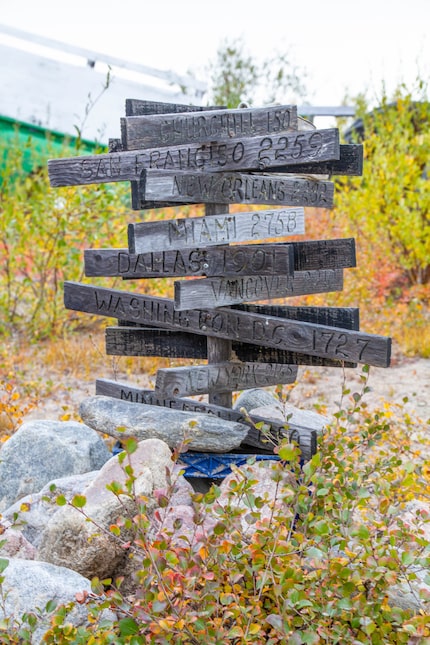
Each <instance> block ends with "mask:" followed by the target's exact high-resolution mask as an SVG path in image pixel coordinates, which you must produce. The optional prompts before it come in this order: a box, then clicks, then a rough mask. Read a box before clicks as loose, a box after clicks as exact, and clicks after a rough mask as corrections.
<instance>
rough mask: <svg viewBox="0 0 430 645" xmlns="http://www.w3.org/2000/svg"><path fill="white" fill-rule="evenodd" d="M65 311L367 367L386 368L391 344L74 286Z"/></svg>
mask: <svg viewBox="0 0 430 645" xmlns="http://www.w3.org/2000/svg"><path fill="white" fill-rule="evenodd" d="M64 304H65V307H66V308H67V309H72V310H75V311H81V312H87V313H90V314H96V315H101V316H106V317H109V318H115V319H123V320H130V321H134V322H138V323H141V324H144V325H149V326H156V327H161V328H164V329H178V330H182V331H188V332H193V333H197V334H201V335H205V336H215V337H217V338H227V339H231V340H234V341H241V342H245V343H251V344H254V345H255V344H258V345H262V346H265V347H277V348H279V349H285V350H288V351H295V352H300V353H303V354H310V355H311V356H320V357H322V358H325V357H327V358H334V359H337V360H345V361H349V362H357V363H366V364H368V365H374V366H375V367H388V365H389V364H390V354H391V339H390V338H387V337H385V336H378V335H376V334H365V333H362V332H357V331H350V330H337V329H335V328H333V327H328V326H326V325H316V324H313V323H306V322H299V321H295V320H282V321H280V320H279V318H276V317H275V316H265V315H261V314H251V313H248V312H244V311H239V310H235V309H230V308H227V307H225V308H219V309H216V310H211V309H192V310H187V311H176V310H175V308H174V302H173V300H170V299H168V298H157V297H154V296H147V295H144V294H139V293H133V292H126V291H121V290H116V289H105V288H102V287H93V286H90V285H85V284H81V283H76V282H66V283H65V284H64Z"/></svg>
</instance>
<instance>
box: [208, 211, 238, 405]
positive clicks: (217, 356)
mask: <svg viewBox="0 0 430 645" xmlns="http://www.w3.org/2000/svg"><path fill="white" fill-rule="evenodd" d="M228 212H229V205H228V204H218V203H216V202H211V203H210V204H205V215H206V216H207V219H209V220H210V219H211V217H213V218H214V219H216V218H217V217H219V216H222V215H228ZM231 342H232V341H231V338H215V337H214V336H208V337H207V353H208V363H209V364H210V363H220V362H226V361H229V360H230V359H231ZM208 398H209V403H213V404H215V405H222V406H224V407H226V408H231V407H232V406H233V397H232V393H231V392H230V391H222V392H219V391H218V390H213V389H211V390H210V391H209V396H208Z"/></svg>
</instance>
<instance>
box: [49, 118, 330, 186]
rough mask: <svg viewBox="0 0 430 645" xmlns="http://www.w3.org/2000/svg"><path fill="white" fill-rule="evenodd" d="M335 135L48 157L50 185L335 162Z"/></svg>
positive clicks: (291, 135) (318, 132)
mask: <svg viewBox="0 0 430 645" xmlns="http://www.w3.org/2000/svg"><path fill="white" fill-rule="evenodd" d="M339 154H340V153H339V131H338V130H337V129H336V128H332V129H328V130H313V131H309V132H301V133H296V132H293V133H287V134H283V135H273V136H263V137H261V136H260V137H252V138H247V139H243V140H236V139H233V140H231V141H227V142H225V143H218V142H210V143H203V144H201V145H199V144H190V145H180V146H176V147H165V148H149V149H148V150H141V151H138V152H133V151H132V152H118V153H107V154H100V155H93V156H84V157H74V158H69V159H63V158H61V159H50V160H49V161H48V173H49V178H50V182H51V185H52V186H73V185H79V184H92V183H103V182H107V181H134V180H138V179H139V178H140V174H141V172H142V170H144V169H148V168H149V169H150V168H154V169H159V170H202V171H203V170H207V171H210V172H222V171H226V170H264V169H265V168H267V167H272V166H273V167H275V166H282V165H295V164H298V163H301V162H305V161H308V160H316V159H320V160H323V159H338V158H339Z"/></svg>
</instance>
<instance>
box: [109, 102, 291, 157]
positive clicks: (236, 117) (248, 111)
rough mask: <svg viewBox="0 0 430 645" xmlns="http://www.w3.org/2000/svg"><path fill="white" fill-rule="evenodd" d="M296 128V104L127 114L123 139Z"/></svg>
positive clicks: (155, 142)
mask: <svg viewBox="0 0 430 645" xmlns="http://www.w3.org/2000/svg"><path fill="white" fill-rule="evenodd" d="M296 130H298V120H297V107H296V106H294V105H289V106H288V105H287V106H275V107H267V108H245V109H243V108H241V109H237V110H226V109H224V110H222V109H220V110H208V111H207V112H206V111H199V112H198V113H193V112H183V113H176V114H154V115H146V116H126V117H124V118H122V119H121V140H122V144H123V146H124V149H125V150H142V149H145V148H156V147H158V146H171V145H177V144H189V143H191V142H197V143H202V142H212V141H228V140H230V139H237V138H238V137H251V136H258V135H271V134H277V133H284V132H288V131H293V132H294V131H296Z"/></svg>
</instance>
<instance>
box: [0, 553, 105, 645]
mask: <svg viewBox="0 0 430 645" xmlns="http://www.w3.org/2000/svg"><path fill="white" fill-rule="evenodd" d="M2 576H4V582H3V584H2V590H3V594H2V603H1V605H0V618H1V619H2V620H3V619H9V621H13V620H14V619H15V620H19V619H20V618H21V616H22V614H23V613H26V612H36V613H38V614H39V610H42V611H43V609H44V608H45V606H46V604H47V602H48V601H50V600H54V601H55V602H56V603H57V604H66V603H69V602H72V601H75V595H76V593H85V592H88V593H90V592H91V583H90V581H89V580H87V579H86V578H84V577H83V576H81V575H79V574H78V573H76V572H75V571H70V570H69V569H64V568H63V567H56V566H54V565H52V564H47V563H46V562H36V561H34V560H20V559H18V558H17V559H11V560H9V564H8V566H7V567H6V569H5V570H4V572H3V573H2ZM105 617H106V618H108V617H110V618H112V617H114V615H113V614H112V612H109V613H107V612H106V613H105ZM67 622H70V623H72V624H74V625H76V626H77V625H83V624H85V623H86V622H87V609H86V606H85V604H78V603H76V604H75V606H74V608H73V610H72V611H71V612H70V614H68V616H67ZM48 628H49V618H48V617H46V616H45V617H44V618H41V619H39V620H38V623H37V628H36V631H35V632H34V634H33V637H32V640H31V643H32V645H39V643H42V641H43V636H44V634H45V633H46V631H47V629H48Z"/></svg>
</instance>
